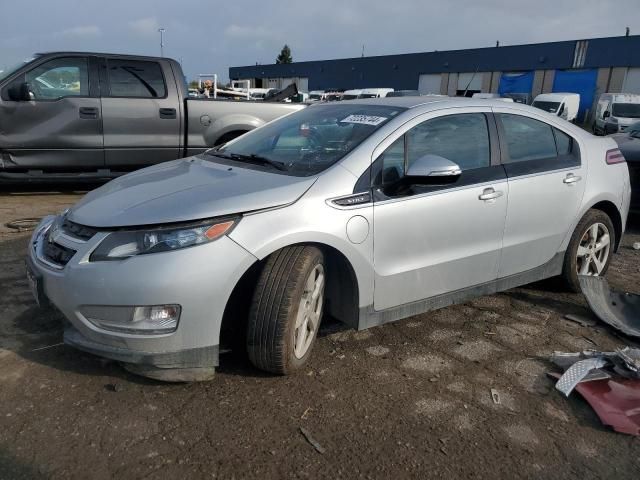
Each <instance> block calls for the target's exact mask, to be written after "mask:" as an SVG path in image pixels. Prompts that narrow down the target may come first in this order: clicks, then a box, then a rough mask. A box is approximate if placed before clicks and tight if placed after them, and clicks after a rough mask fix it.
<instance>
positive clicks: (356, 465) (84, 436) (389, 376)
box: [0, 188, 640, 480]
mask: <svg viewBox="0 0 640 480" xmlns="http://www.w3.org/2000/svg"><path fill="white" fill-rule="evenodd" d="M79 196H80V194H79V193H77V192H46V193H40V192H37V191H36V190H35V189H33V188H32V189H31V190H30V191H26V192H25V191H22V192H20V193H11V192H9V191H7V190H5V191H4V192H0V225H1V226H0V292H1V293H0V479H3V480H4V479H18V478H56V479H59V478H77V479H86V478H92V479H109V478H225V479H228V478H235V479H240V478H349V479H351V478H421V479H424V478H506V479H507V478H508V479H513V478H563V479H580V480H584V479H590V478H604V479H609V478H612V479H613V478H615V479H625V478H629V479H637V478H639V476H640V439H638V438H634V437H630V436H625V435H621V434H617V433H613V432H612V431H610V430H609V429H608V428H606V427H603V426H602V425H601V424H600V421H599V420H598V417H597V416H596V415H595V413H594V412H593V411H592V410H591V408H590V407H589V406H588V405H587V404H586V403H585V402H584V401H583V400H582V399H581V398H580V397H579V396H578V395H577V394H576V393H574V394H572V395H571V397H570V398H569V399H565V398H564V397H562V396H561V395H560V394H559V393H558V392H556V391H555V390H554V389H553V383H552V382H551V381H550V380H549V379H548V378H547V376H546V375H545V372H546V371H548V370H549V369H551V368H552V367H551V364H550V363H549V362H548V360H547V358H548V356H549V354H550V353H551V352H553V351H554V350H562V351H579V350H581V349H588V348H597V349H604V350H610V349H614V348H616V347H620V346H623V345H625V344H630V343H631V342H630V341H629V340H628V339H623V338H621V337H618V336H616V335H614V334H612V332H611V331H610V330H609V329H608V328H606V327H604V326H599V327H597V328H587V327H582V326H580V325H578V324H576V323H572V322H570V321H568V320H565V319H564V318H563V317H564V315H565V314H568V313H574V314H580V315H585V316H589V315H590V311H589V309H588V308H587V307H586V304H585V302H584V300H583V298H582V296H580V295H571V294H566V293H563V292H562V291H561V290H559V289H558V288H557V287H555V286H554V284H553V283H552V282H551V283H550V282H544V283H540V284H535V285H531V286H527V287H526V288H518V289H514V290H510V291H508V292H506V293H501V294H498V295H493V296H489V297H482V298H479V299H477V300H474V301H471V302H468V303H466V304H464V305H457V306H453V307H449V308H445V309H442V310H439V311H436V312H432V313H429V314H425V315H420V316H417V317H413V318H409V319H406V320H403V321H399V322H396V323H393V324H388V325H385V326H383V327H378V328H373V329H371V330H367V331H362V332H355V331H349V330H338V329H337V328H335V327H325V328H324V330H323V332H322V335H321V338H320V339H319V341H318V343H317V345H316V347H315V350H314V354H313V358H312V360H311V363H310V364H309V366H308V368H306V369H305V370H304V371H302V372H301V373H300V374H299V375H296V376H292V377H275V376H270V375H266V374H263V373H261V372H259V371H257V370H255V369H253V368H252V367H251V366H250V365H249V364H248V363H247V361H246V359H245V358H244V357H243V356H242V355H241V354H238V353H234V352H230V353H226V354H224V355H222V356H221V364H222V365H221V367H220V369H219V373H218V374H217V376H216V378H215V380H213V381H212V382H209V383H201V384H162V383H158V382H154V381H150V380H145V379H142V378H139V377H136V376H133V375H131V374H128V373H127V372H125V371H124V370H123V369H122V368H121V367H120V366H119V365H118V364H116V363H113V362H108V361H104V360H101V359H100V358H97V357H94V356H91V355H88V354H84V353H81V352H78V351H76V350H73V349H71V348H69V347H66V346H64V345H61V344H60V342H61V335H62V329H61V324H60V322H59V318H58V317H57V316H56V315H55V314H52V313H49V312H43V311H40V310H38V308H36V306H35V305H34V303H33V301H32V299H31V296H30V293H29V290H28V287H27V282H26V280H25V276H24V266H23V257H24V255H25V251H26V245H27V239H28V232H23V233H15V232H13V231H11V230H10V229H8V228H6V227H5V226H4V225H5V223H6V222H8V221H10V220H14V219H17V218H24V217H41V216H42V215H44V214H46V213H55V212H58V211H60V210H62V209H63V208H65V207H66V206H68V205H70V204H72V203H73V202H75V201H77V200H78V199H79ZM634 222H635V224H632V225H631V227H630V230H631V231H630V232H629V233H628V234H627V235H626V236H625V238H624V241H623V247H622V249H621V250H620V253H619V254H618V255H616V256H615V259H614V262H613V264H612V266H611V269H610V271H609V273H608V278H609V280H610V282H611V284H612V285H613V286H614V287H617V288H620V289H625V290H627V291H633V292H636V293H640V251H634V250H632V249H631V247H630V246H631V244H632V243H633V242H634V241H640V221H638V219H634ZM492 388H493V389H496V390H497V391H498V392H499V395H500V400H501V403H500V404H499V405H496V404H494V403H493V401H492V399H491V393H490V390H491V389H492ZM301 427H302V428H303V429H305V431H306V432H307V433H308V434H309V435H310V436H311V437H312V439H314V440H315V441H316V442H317V443H318V444H319V445H320V446H321V448H322V449H324V453H319V452H318V451H316V449H314V447H313V446H312V445H311V444H310V443H309V442H308V441H307V440H306V439H305V437H304V436H303V434H302V433H301V431H300V428H301Z"/></svg>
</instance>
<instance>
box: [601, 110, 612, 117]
mask: <svg viewBox="0 0 640 480" xmlns="http://www.w3.org/2000/svg"><path fill="white" fill-rule="evenodd" d="M610 116H611V112H610V111H609V110H605V112H604V113H603V114H602V118H609V117H610Z"/></svg>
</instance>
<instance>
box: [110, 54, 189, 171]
mask: <svg viewBox="0 0 640 480" xmlns="http://www.w3.org/2000/svg"><path fill="white" fill-rule="evenodd" d="M103 68H105V69H106V70H105V73H104V74H103V75H102V77H101V78H102V79H103V81H107V82H108V88H107V89H105V90H106V91H107V92H108V93H103V97H102V110H103V115H104V146H105V161H106V165H107V166H108V167H110V168H112V169H117V170H132V169H135V168H139V167H142V166H145V165H151V164H154V163H160V162H164V161H167V160H174V159H176V158H179V157H180V151H181V149H180V146H181V141H180V131H181V115H182V112H181V108H180V107H181V106H180V103H179V100H178V98H177V95H176V94H175V93H172V94H168V86H167V82H166V81H165V78H169V79H172V78H173V77H172V72H171V71H170V69H169V67H166V70H165V71H163V70H162V66H161V65H160V64H159V63H157V62H147V61H130V60H119V59H109V60H107V64H106V65H105V66H104V67H103ZM169 84H171V81H170V82H169Z"/></svg>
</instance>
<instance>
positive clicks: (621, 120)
mask: <svg viewBox="0 0 640 480" xmlns="http://www.w3.org/2000/svg"><path fill="white" fill-rule="evenodd" d="M639 119H640V95H636V94H633V93H603V94H602V95H600V98H599V99H598V106H597V107H596V118H595V120H594V122H593V133H594V134H596V135H608V134H610V133H618V132H624V131H625V130H626V129H627V127H628V126H629V125H631V124H632V123H635V122H637V121H638V120H639Z"/></svg>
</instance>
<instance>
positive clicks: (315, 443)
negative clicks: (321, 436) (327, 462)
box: [300, 427, 327, 455]
mask: <svg viewBox="0 0 640 480" xmlns="http://www.w3.org/2000/svg"><path fill="white" fill-rule="evenodd" d="M300 433H301V434H302V436H303V437H304V438H305V440H306V441H307V442H309V443H310V444H311V446H312V447H313V448H315V449H316V451H317V452H318V453H320V454H322V455H324V453H325V452H326V451H327V450H326V449H325V448H324V447H323V446H322V445H320V444H319V443H318V441H317V440H315V439H314V438H313V437H312V436H311V434H310V433H309V431H308V430H307V429H306V428H304V427H300Z"/></svg>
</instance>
